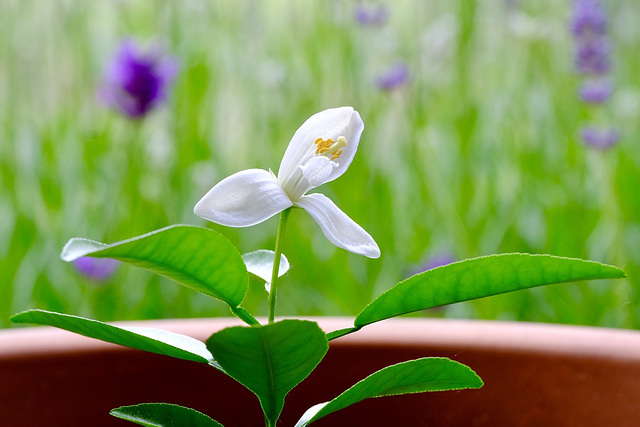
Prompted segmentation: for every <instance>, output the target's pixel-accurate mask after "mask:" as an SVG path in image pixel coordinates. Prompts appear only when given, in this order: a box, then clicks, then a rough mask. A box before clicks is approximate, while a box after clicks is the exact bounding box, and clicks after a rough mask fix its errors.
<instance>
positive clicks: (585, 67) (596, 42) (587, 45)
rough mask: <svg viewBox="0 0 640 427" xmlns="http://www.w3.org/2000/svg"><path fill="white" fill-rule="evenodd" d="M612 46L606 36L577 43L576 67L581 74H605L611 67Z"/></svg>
mask: <svg viewBox="0 0 640 427" xmlns="http://www.w3.org/2000/svg"><path fill="white" fill-rule="evenodd" d="M610 54H611V47H610V46H609V42H608V41H607V39H605V38H604V37H601V38H597V39H593V40H587V41H582V40H578V41H577V43H576V56H575V67H576V71H577V72H578V73H580V74H592V75H603V74H607V73H608V72H609V70H610V69H611V60H610Z"/></svg>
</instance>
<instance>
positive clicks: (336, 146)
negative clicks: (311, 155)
mask: <svg viewBox="0 0 640 427" xmlns="http://www.w3.org/2000/svg"><path fill="white" fill-rule="evenodd" d="M314 144H316V155H323V156H326V157H328V158H329V160H335V159H337V158H338V157H340V155H341V154H342V149H343V148H345V147H346V146H347V138H345V137H344V136H339V137H338V140H337V141H336V142H333V139H331V138H329V139H322V138H318V139H316V140H315V141H314Z"/></svg>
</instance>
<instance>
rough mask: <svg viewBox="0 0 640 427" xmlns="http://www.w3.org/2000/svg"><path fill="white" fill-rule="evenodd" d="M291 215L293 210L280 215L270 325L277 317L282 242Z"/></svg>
mask: <svg viewBox="0 0 640 427" xmlns="http://www.w3.org/2000/svg"><path fill="white" fill-rule="evenodd" d="M290 213H291V208H288V209H285V210H283V211H282V213H280V222H279V223H278V234H277V236H276V249H275V254H274V255H273V270H272V272H271V289H270V290H269V324H271V323H273V320H274V319H275V317H276V289H277V288H278V272H279V270H280V258H281V256H282V241H283V240H284V230H285V228H286V227H287V219H288V218H289V214H290Z"/></svg>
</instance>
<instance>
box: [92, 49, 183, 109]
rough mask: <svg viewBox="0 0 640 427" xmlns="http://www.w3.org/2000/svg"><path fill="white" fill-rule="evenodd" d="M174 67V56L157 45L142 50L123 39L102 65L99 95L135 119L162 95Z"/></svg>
mask: <svg viewBox="0 0 640 427" xmlns="http://www.w3.org/2000/svg"><path fill="white" fill-rule="evenodd" d="M177 71H178V62H177V60H176V59H175V58H173V57H170V56H167V55H164V53H163V52H162V50H161V49H160V48H159V47H158V46H154V47H152V48H150V49H149V50H148V51H142V50H141V49H140V48H139V46H137V45H136V44H135V43H134V42H133V41H132V40H129V39H126V40H124V41H123V42H122V44H121V46H120V49H119V51H118V53H117V54H116V56H115V57H114V59H113V60H112V61H111V63H109V65H108V66H107V67H106V70H105V75H104V81H103V85H102V87H101V89H100V95H101V97H102V99H103V100H104V101H105V103H106V104H107V105H109V106H110V107H112V108H115V109H116V110H118V111H120V112H121V113H122V114H124V115H127V116H129V117H131V118H134V119H138V118H141V117H143V116H144V115H145V114H147V113H148V112H149V111H150V110H151V109H153V108H154V107H155V106H156V105H158V103H160V102H161V101H163V100H164V99H166V97H167V91H168V88H169V85H170V84H171V82H172V81H173V79H174V77H175V75H176V73H177Z"/></svg>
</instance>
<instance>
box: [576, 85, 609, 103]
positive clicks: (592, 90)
mask: <svg viewBox="0 0 640 427" xmlns="http://www.w3.org/2000/svg"><path fill="white" fill-rule="evenodd" d="M612 92H613V88H612V87H611V83H609V82H608V81H607V80H604V79H598V80H587V81H586V82H584V83H582V86H580V91H579V94H580V99H582V101H584V102H586V103H588V104H603V103H605V102H606V101H607V100H608V99H609V98H610V97H611V93H612Z"/></svg>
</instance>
